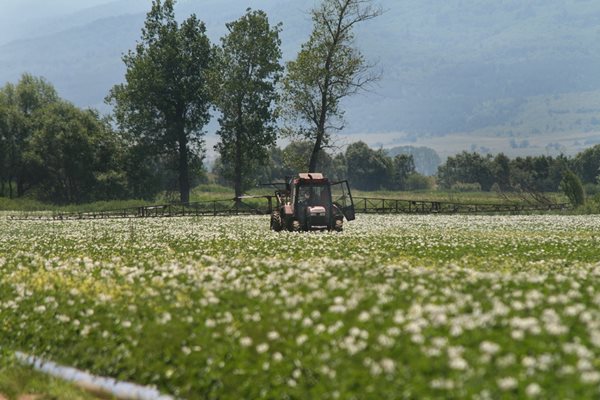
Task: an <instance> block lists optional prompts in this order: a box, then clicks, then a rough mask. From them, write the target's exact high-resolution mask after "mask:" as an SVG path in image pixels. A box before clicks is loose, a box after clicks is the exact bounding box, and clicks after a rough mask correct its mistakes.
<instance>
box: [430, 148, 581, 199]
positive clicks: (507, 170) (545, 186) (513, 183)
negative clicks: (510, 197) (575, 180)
mask: <svg viewBox="0 0 600 400" xmlns="http://www.w3.org/2000/svg"><path fill="white" fill-rule="evenodd" d="M570 163H571V161H570V160H569V159H567V158H566V157H564V156H558V157H550V156H536V157H532V156H528V157H517V158H515V159H512V160H511V159H509V158H508V157H507V156H506V155H504V154H502V153H501V154H498V155H497V156H496V157H494V158H492V156H491V155H489V154H488V155H486V156H482V155H480V154H478V153H468V152H462V153H460V154H457V155H456V156H453V157H448V160H447V161H446V163H444V164H442V165H440V167H439V168H438V183H439V185H440V187H442V188H444V189H450V188H452V187H453V186H454V185H455V184H457V183H459V184H460V185H463V184H478V185H479V186H480V187H481V190H484V191H488V190H492V187H493V188H494V189H495V190H496V191H501V192H503V191H526V192H553V191H557V190H558V186H559V183H560V180H561V179H562V171H563V170H564V169H565V168H566V167H567V166H568V165H569V164H570Z"/></svg>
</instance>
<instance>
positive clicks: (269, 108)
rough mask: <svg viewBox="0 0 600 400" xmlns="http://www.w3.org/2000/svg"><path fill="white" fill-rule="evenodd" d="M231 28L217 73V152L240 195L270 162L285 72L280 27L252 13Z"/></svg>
mask: <svg viewBox="0 0 600 400" xmlns="http://www.w3.org/2000/svg"><path fill="white" fill-rule="evenodd" d="M227 29H228V31H229V33H228V34H227V36H225V37H223V38H221V47H220V48H219V49H218V51H217V60H218V61H217V63H216V68H215V70H214V80H215V86H216V88H215V89H213V90H214V95H215V103H216V105H217V108H218V109H219V111H220V112H221V116H220V118H219V124H220V129H219V130H218V131H217V135H219V137H220V142H219V143H218V144H217V145H216V146H215V149H216V150H218V152H219V154H220V156H221V162H222V163H223V164H225V168H224V170H223V172H224V173H225V177H226V178H228V179H230V180H232V181H233V182H234V188H235V193H236V196H240V195H241V194H242V191H243V190H244V189H247V188H248V186H249V185H248V181H249V178H250V176H251V175H252V173H253V172H254V171H255V170H256V169H257V167H259V166H261V165H264V164H266V161H267V160H268V148H269V147H271V146H274V145H275V141H276V139H277V135H276V131H275V119H276V115H275V113H274V110H273V106H274V102H275V100H276V99H277V94H276V90H275V87H276V84H277V82H278V80H279V78H280V76H281V72H282V70H283V67H282V66H281V65H280V64H279V59H280V58H281V49H280V46H281V40H280V39H279V33H280V31H281V26H280V25H277V26H274V27H272V26H270V24H269V20H268V18H267V15H266V14H265V13H264V12H263V11H251V10H250V9H248V10H247V12H246V14H245V15H244V16H243V17H241V18H240V19H238V20H237V21H234V22H231V23H229V24H227Z"/></svg>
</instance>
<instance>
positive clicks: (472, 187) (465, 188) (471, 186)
mask: <svg viewBox="0 0 600 400" xmlns="http://www.w3.org/2000/svg"><path fill="white" fill-rule="evenodd" d="M450 190H453V191H455V192H481V185H480V184H479V182H474V183H466V182H456V183H455V184H453V185H452V186H451V187H450Z"/></svg>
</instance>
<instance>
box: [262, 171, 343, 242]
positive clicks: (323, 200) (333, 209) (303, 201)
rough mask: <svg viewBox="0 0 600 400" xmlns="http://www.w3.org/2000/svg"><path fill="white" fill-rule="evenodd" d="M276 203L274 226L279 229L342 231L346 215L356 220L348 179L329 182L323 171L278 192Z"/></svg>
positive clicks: (303, 176)
mask: <svg viewBox="0 0 600 400" xmlns="http://www.w3.org/2000/svg"><path fill="white" fill-rule="evenodd" d="M275 197H276V198H277V206H276V207H275V208H274V211H273V212H272V213H271V229H272V230H274V231H276V232H279V231H282V230H284V229H286V230H288V231H312V230H329V231H331V230H334V231H338V232H340V231H342V229H343V224H344V217H346V219H347V220H348V221H352V220H354V203H353V201H352V194H351V193H350V186H349V185H348V181H340V182H330V181H329V179H327V178H325V177H324V176H323V174H320V173H316V172H314V173H304V174H299V175H298V176H297V177H294V178H292V179H290V180H289V181H288V182H286V183H285V189H283V188H282V189H279V190H277V191H275Z"/></svg>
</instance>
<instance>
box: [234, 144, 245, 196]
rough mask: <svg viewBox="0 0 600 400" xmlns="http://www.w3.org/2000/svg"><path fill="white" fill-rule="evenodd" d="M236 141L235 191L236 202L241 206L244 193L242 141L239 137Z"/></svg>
mask: <svg viewBox="0 0 600 400" xmlns="http://www.w3.org/2000/svg"><path fill="white" fill-rule="evenodd" d="M236 136H238V137H237V138H236V141H235V163H234V164H235V165H234V171H233V172H234V182H233V186H234V190H235V202H236V203H237V204H239V203H240V202H241V200H239V197H240V196H241V195H242V194H243V193H242V189H243V188H242V141H241V140H240V137H239V135H236Z"/></svg>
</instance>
